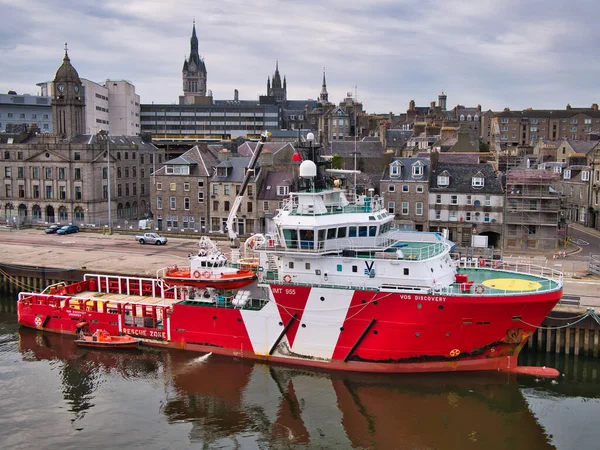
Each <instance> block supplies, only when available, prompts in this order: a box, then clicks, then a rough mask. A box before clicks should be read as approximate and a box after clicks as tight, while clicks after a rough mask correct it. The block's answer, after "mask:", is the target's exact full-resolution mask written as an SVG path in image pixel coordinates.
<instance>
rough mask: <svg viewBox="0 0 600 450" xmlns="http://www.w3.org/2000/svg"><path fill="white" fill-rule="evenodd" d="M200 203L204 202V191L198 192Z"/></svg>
mask: <svg viewBox="0 0 600 450" xmlns="http://www.w3.org/2000/svg"><path fill="white" fill-rule="evenodd" d="M198 203H204V192H198Z"/></svg>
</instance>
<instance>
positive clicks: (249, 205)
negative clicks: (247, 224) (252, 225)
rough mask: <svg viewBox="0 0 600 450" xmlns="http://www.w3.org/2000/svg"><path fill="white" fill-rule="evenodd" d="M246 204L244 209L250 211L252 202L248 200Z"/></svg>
mask: <svg viewBox="0 0 600 450" xmlns="http://www.w3.org/2000/svg"><path fill="white" fill-rule="evenodd" d="M246 206H247V208H246V211H247V212H249V213H251V212H252V202H248V204H247V205H246Z"/></svg>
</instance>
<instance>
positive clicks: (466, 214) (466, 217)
mask: <svg viewBox="0 0 600 450" xmlns="http://www.w3.org/2000/svg"><path fill="white" fill-rule="evenodd" d="M465 220H466V221H467V222H470V221H471V211H467V212H466V213H465Z"/></svg>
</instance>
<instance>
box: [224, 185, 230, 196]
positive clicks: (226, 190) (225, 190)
mask: <svg viewBox="0 0 600 450" xmlns="http://www.w3.org/2000/svg"><path fill="white" fill-rule="evenodd" d="M229 189H230V187H229V185H228V184H225V185H223V194H224V195H229V193H230V190H229Z"/></svg>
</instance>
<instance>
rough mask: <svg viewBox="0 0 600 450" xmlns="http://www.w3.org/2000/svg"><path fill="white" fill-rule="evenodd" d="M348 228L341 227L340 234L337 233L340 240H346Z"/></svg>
mask: <svg viewBox="0 0 600 450" xmlns="http://www.w3.org/2000/svg"><path fill="white" fill-rule="evenodd" d="M346 230H347V228H346V227H340V228H338V232H337V236H338V238H345V237H346Z"/></svg>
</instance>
